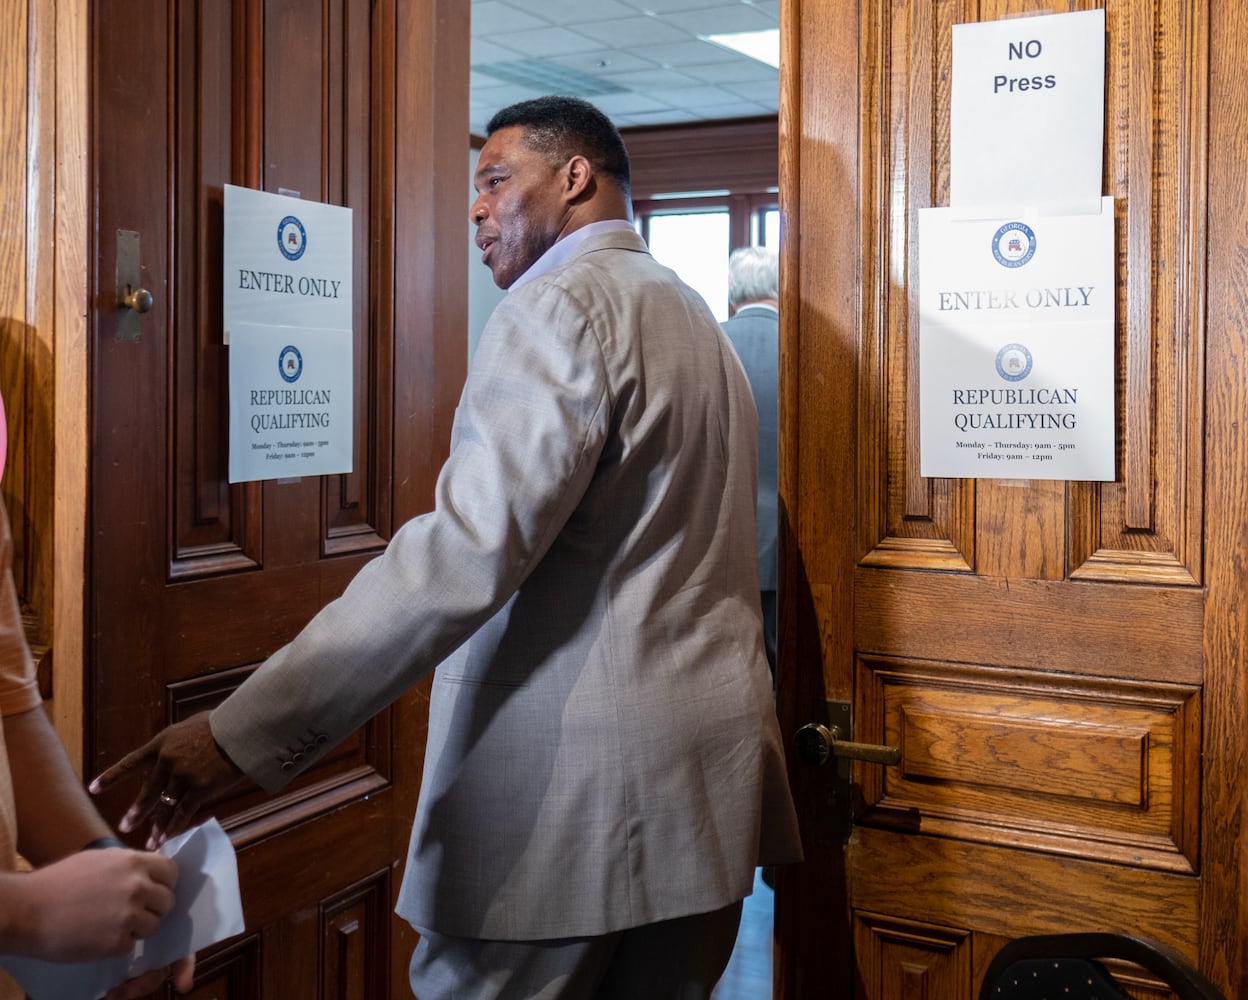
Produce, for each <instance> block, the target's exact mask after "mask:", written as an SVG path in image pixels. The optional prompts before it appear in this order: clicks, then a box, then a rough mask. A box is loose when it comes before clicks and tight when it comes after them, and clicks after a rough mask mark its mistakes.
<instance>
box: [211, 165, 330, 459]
mask: <svg viewBox="0 0 1248 1000" xmlns="http://www.w3.org/2000/svg"><path fill="white" fill-rule="evenodd" d="M224 208H225V213H224V214H225V247H224V253H223V255H222V256H223V261H224V263H223V270H224V303H223V307H224V308H223V314H224V318H225V337H226V343H228V344H229V345H230V462H229V477H230V482H232V483H239V482H250V481H253V480H257V479H286V478H292V477H296V476H319V475H330V474H334V473H342V472H350V471H351V458H352V438H353V428H352V414H353V406H352V397H351V393H352V333H351V323H352V309H351V273H352V267H351V210H350V209H349V208H342V207H340V206H337V205H323V204H319V203H316V202H307V201H301V200H299V199H297V198H289V197H285V196H283V195H275V194H269V193H267V192H264V191H253V190H251V189H249V188H241V187H235V186H234V185H230V184H227V185H226V186H225V205H224Z"/></svg>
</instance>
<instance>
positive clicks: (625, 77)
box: [602, 66, 701, 91]
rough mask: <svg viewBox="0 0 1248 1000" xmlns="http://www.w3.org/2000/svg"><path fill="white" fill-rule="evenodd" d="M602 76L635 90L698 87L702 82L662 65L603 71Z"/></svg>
mask: <svg viewBox="0 0 1248 1000" xmlns="http://www.w3.org/2000/svg"><path fill="white" fill-rule="evenodd" d="M602 78H603V79H604V80H609V81H611V82H612V83H614V84H618V85H619V86H621V87H623V88H624V89H625V90H635V91H655V90H675V89H677V88H679V87H696V86H697V85H698V83H699V82H701V81H698V80H695V79H693V78H692V77H690V76H688V75H687V74H685V73H681V72H679V71H677V70H674V69H664V68H663V67H662V66H651V67H650V68H648V69H643V70H637V71H635V72H631V73H603V74H602Z"/></svg>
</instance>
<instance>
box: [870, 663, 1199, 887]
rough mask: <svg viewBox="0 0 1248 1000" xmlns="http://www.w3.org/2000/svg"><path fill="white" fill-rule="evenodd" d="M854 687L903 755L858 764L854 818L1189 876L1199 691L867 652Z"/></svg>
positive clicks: (1193, 853) (1194, 849) (1194, 855)
mask: <svg viewBox="0 0 1248 1000" xmlns="http://www.w3.org/2000/svg"><path fill="white" fill-rule="evenodd" d="M858 689H859V692H860V693H861V696H862V698H863V702H864V705H865V706H866V710H865V711H864V712H862V713H860V714H859V726H858V736H859V738H860V739H865V740H869V741H872V742H883V743H887V744H889V745H890V746H898V747H901V748H902V752H903V756H902V762H901V764H900V765H899V766H897V767H895V768H887V769H883V768H878V767H874V768H873V767H867V766H862V767H861V768H860V771H861V774H860V781H859V784H860V787H861V789H862V812H861V814H860V816H859V822H860V823H862V824H863V825H870V826H885V827H891V828H893V829H915V827H916V823H917V827H918V829H919V830H920V831H921V832H924V833H931V834H933V835H936V836H951V837H958V838H960V839H964V840H970V841H978V842H980V843H985V844H1000V845H1004V846H1016V847H1027V848H1030V849H1032V850H1041V851H1053V852H1055V853H1060V854H1064V855H1070V856H1079V857H1086V858H1091V859H1100V860H1104V861H1110V862H1114V863H1120V864H1130V865H1137V866H1140V867H1149V868H1158V869H1161V870H1165V871H1176V872H1185V873H1189V874H1190V873H1192V872H1194V871H1196V870H1197V868H1198V862H1199V829H1198V826H1197V823H1196V817H1197V815H1198V804H1199V801H1200V712H1199V699H1198V694H1199V689H1197V688H1193V687H1184V686H1181V685H1176V684H1160V683H1153V684H1145V683H1141V682H1138V681H1128V680H1124V679H1122V678H1113V677H1099V678H1090V677H1086V676H1082V675H1074V674H1059V673H1038V672H1023V671H1016V670H1002V669H1000V668H986V667H971V666H967V665H964V664H956V663H946V662H938V661H926V660H925V661H897V660H885V659H882V658H878V657H863V658H862V659H861V660H860V665H859V679H858ZM877 719H878V720H879V723H878V724H879V726H880V732H879V734H878V736H877V734H876V733H874V732H872V729H873V728H874V726H873V725H870V724H868V725H866V726H865V727H864V720H872V722H874V720H877Z"/></svg>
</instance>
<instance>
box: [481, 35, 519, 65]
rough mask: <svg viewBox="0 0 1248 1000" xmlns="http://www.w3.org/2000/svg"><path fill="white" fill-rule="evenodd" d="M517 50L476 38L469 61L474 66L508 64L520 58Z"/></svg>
mask: <svg viewBox="0 0 1248 1000" xmlns="http://www.w3.org/2000/svg"><path fill="white" fill-rule="evenodd" d="M519 54H520V53H518V52H517V51H516V50H515V49H508V48H504V47H503V46H502V45H496V44H495V43H494V42H491V41H487V40H486V39H484V38H474V39H473V40H472V47H471V50H470V52H469V54H468V59H469V61H470V62H471V64H472V65H473V66H477V65H479V64H481V63H494V62H506V61H507V60H508V59H515V58H517V57H518V56H519Z"/></svg>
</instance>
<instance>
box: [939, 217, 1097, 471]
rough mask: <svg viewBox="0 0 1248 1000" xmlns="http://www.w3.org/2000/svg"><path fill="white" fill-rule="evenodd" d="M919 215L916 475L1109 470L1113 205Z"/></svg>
mask: <svg viewBox="0 0 1248 1000" xmlns="http://www.w3.org/2000/svg"><path fill="white" fill-rule="evenodd" d="M1113 204H1114V203H1113V199H1112V198H1104V199H1102V203H1101V211H1100V212H1099V213H1098V214H1094V215H1067V216H1047V217H1032V218H1030V219H1020V218H1015V219H972V220H966V219H962V218H960V217H959V216H958V215H957V213H956V210H953V209H948V208H929V209H923V210H921V211H920V213H919V234H920V235H919V274H920V275H921V281H920V288H919V379H920V382H919V386H920V392H919V409H920V421H921V427H920V449H921V461H920V467H921V473H922V475H924V476H935V477H963V478H1012V479H1083V480H1112V479H1113V478H1114V270H1113V265H1114V253H1113V247H1114V208H1113Z"/></svg>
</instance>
